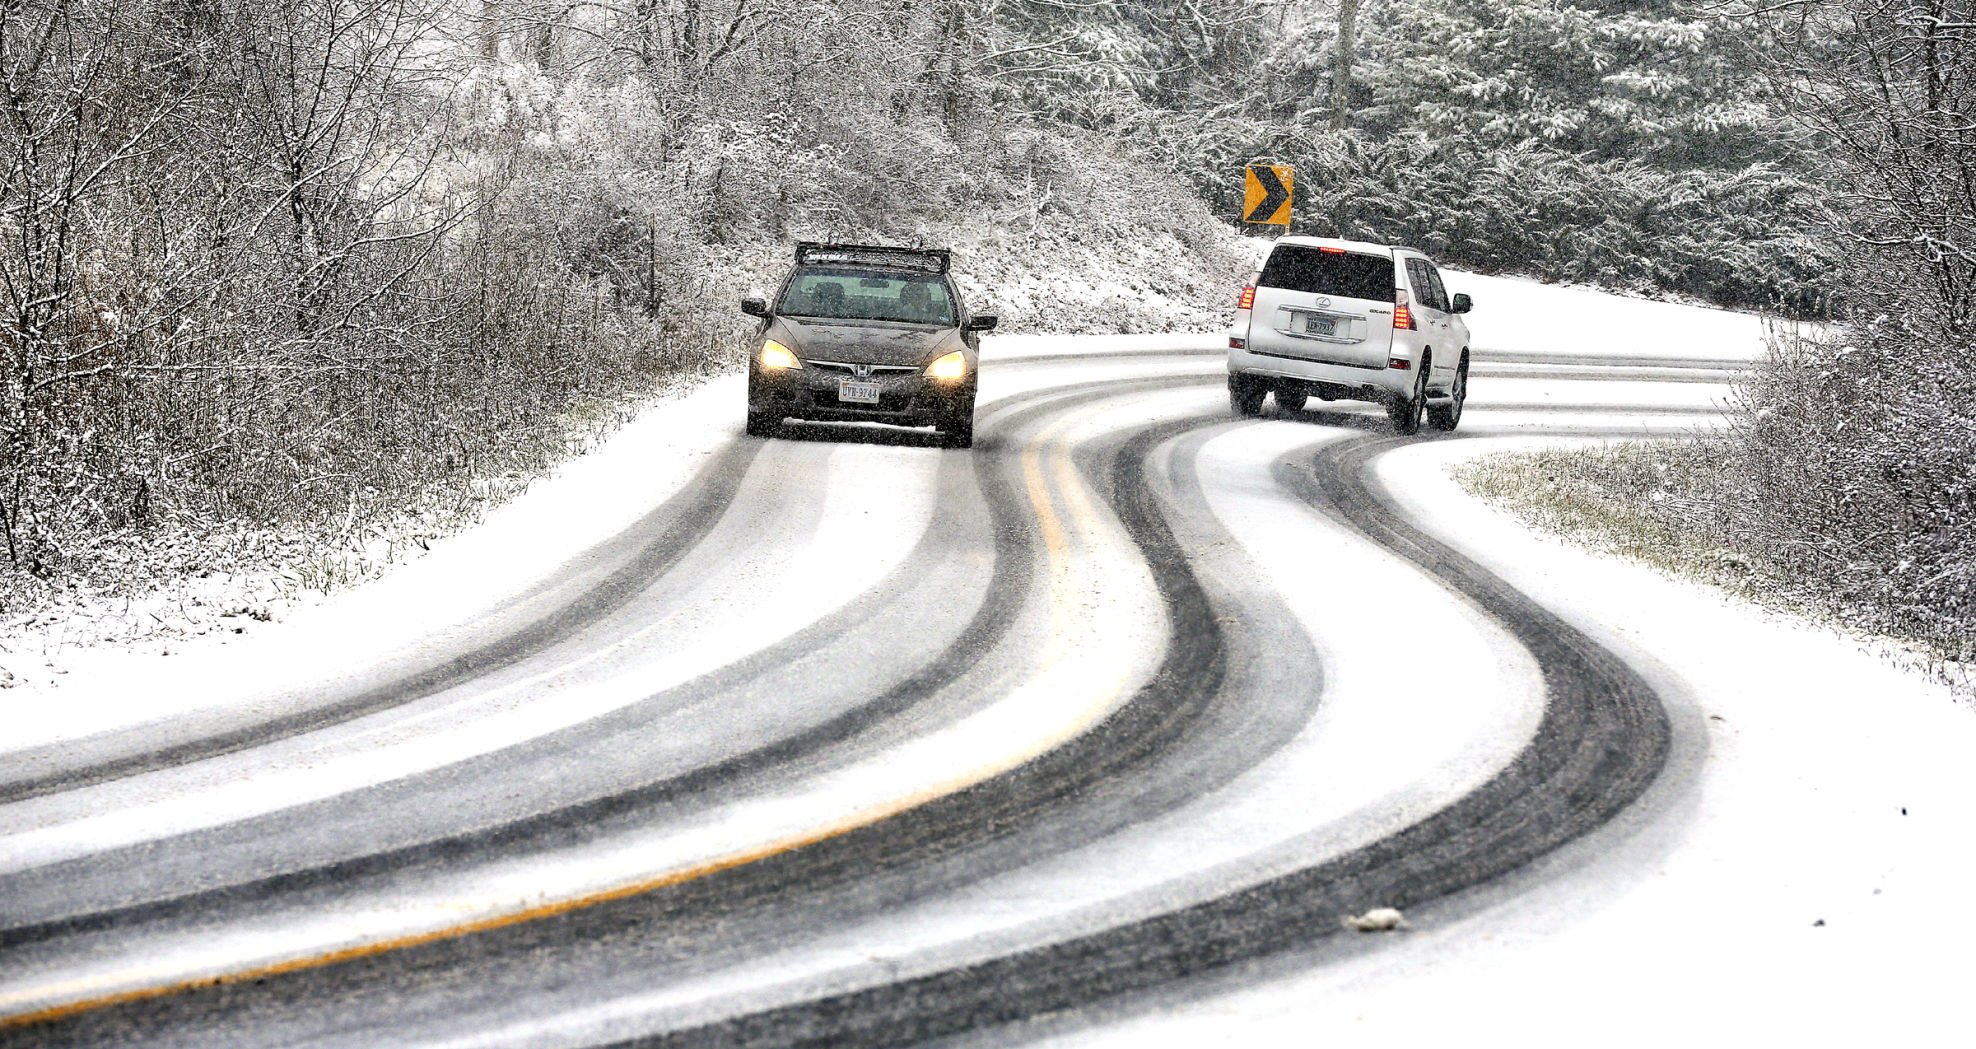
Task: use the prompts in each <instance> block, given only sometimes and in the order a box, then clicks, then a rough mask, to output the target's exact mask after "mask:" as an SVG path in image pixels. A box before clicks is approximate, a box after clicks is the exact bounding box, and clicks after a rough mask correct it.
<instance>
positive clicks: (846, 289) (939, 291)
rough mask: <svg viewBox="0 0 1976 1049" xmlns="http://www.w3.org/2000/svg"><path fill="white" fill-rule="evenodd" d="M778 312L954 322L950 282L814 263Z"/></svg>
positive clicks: (793, 283)
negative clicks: (830, 266)
mask: <svg viewBox="0 0 1976 1049" xmlns="http://www.w3.org/2000/svg"><path fill="white" fill-rule="evenodd" d="M775 312H777V313H781V314H786V315H789V316H794V317H825V318H829V319H831V320H868V321H900V322H903V323H906V324H937V325H941V326H943V327H952V326H953V325H954V300H953V298H952V296H950V295H948V294H947V282H946V281H944V280H941V279H940V278H939V277H937V276H933V275H929V274H919V273H894V272H876V271H873V270H854V269H833V268H827V267H812V268H808V269H803V270H800V271H798V272H797V274H796V276H795V277H794V278H792V279H791V280H790V281H789V287H788V289H787V290H785V291H784V292H783V293H782V301H781V302H780V303H778V304H777V305H776V308H775Z"/></svg>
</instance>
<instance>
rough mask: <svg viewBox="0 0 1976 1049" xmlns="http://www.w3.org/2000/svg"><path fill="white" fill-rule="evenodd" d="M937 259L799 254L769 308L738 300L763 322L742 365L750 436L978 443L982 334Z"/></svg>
mask: <svg viewBox="0 0 1976 1049" xmlns="http://www.w3.org/2000/svg"><path fill="white" fill-rule="evenodd" d="M950 265H951V260H950V257H949V255H948V253H947V252H945V251H937V250H936V251H924V250H917V249H910V248H881V247H868V246H861V245H847V244H813V243H809V242H805V243H802V244H799V245H797V247H796V265H795V266H794V267H793V268H792V269H791V270H790V272H789V277H788V279H787V280H785V281H783V283H782V288H781V290H780V291H779V292H778V293H777V294H776V297H775V300H774V305H773V306H771V305H770V304H769V303H768V302H767V301H764V300H762V299H744V300H743V301H742V303H741V310H742V312H744V313H747V314H749V315H751V316H755V317H760V318H762V327H761V331H760V332H759V333H758V336H757V338H756V339H755V340H754V342H753V343H752V347H753V351H752V353H751V354H750V356H749V360H748V433H749V434H750V435H752V436H756V437H768V436H771V435H773V434H774V432H775V430H776V428H777V426H779V425H780V424H781V422H782V420H783V419H787V418H796V419H823V420H837V421H847V422H880V423H892V424H894V425H898V426H932V427H935V428H937V429H938V430H939V431H940V434H941V437H942V438H943V439H944V440H945V443H946V444H947V445H948V446H949V447H953V448H966V447H968V446H970V445H972V444H973V443H974V395H975V369H976V366H977V365H978V363H979V361H980V347H979V342H978V334H979V333H980V332H984V331H990V330H992V329H993V328H994V327H995V324H996V320H997V318H996V317H995V315H994V314H992V313H975V314H970V313H969V312H968V311H967V307H966V306H965V305H964V304H963V303H962V302H961V297H960V293H959V291H958V290H957V289H956V288H955V287H954V282H953V278H952V275H951V274H950V273H949V269H950Z"/></svg>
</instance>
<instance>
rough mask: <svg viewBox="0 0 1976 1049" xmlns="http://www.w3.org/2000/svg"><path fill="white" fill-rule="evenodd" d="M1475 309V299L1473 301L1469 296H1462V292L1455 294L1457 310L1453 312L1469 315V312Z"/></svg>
mask: <svg viewBox="0 0 1976 1049" xmlns="http://www.w3.org/2000/svg"><path fill="white" fill-rule="evenodd" d="M1474 308H1475V300H1474V299H1471V298H1469V297H1468V296H1467V295H1464V294H1461V293H1460V292H1457V293H1455V308H1454V310H1453V311H1451V312H1454V313H1467V312H1468V311H1469V310H1472V309H1474Z"/></svg>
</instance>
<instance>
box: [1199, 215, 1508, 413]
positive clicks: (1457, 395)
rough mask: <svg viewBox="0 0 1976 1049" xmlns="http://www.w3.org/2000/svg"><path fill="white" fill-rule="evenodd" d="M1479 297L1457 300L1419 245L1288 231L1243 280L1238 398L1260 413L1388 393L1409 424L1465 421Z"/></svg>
mask: <svg viewBox="0 0 1976 1049" xmlns="http://www.w3.org/2000/svg"><path fill="white" fill-rule="evenodd" d="M1470 306H1471V303H1470V301H1469V298H1468V296H1466V295H1456V296H1455V297H1454V298H1453V300H1452V301H1451V300H1450V299H1449V298H1448V290H1447V288H1446V287H1444V286H1443V285H1442V284H1441V273H1440V271H1439V270H1438V269H1436V268H1435V266H1434V263H1433V260H1431V259H1429V258H1428V257H1427V256H1425V255H1423V254H1421V253H1420V252H1418V251H1415V250H1413V249H1412V248H1396V247H1392V246H1390V245H1386V244H1368V243H1365V242H1363V241H1355V240H1327V239H1322V238H1318V237H1283V238H1281V239H1279V240H1277V242H1276V245H1275V247H1273V248H1271V249H1270V252H1269V261H1267V262H1265V263H1263V267H1262V272H1261V273H1260V274H1258V275H1257V276H1256V279H1255V283H1253V284H1251V285H1249V286H1248V287H1246V288H1244V289H1242V297H1241V300H1240V301H1239V302H1238V303H1237V304H1236V310H1235V326H1234V328H1233V329H1232V330H1230V331H1229V333H1228V400H1229V403H1230V404H1231V405H1233V406H1234V409H1235V411H1236V413H1237V414H1239V415H1260V414H1261V413H1262V400H1263V397H1264V396H1266V395H1272V394H1273V395H1274V396H1275V397H1276V403H1277V404H1278V405H1279V406H1281V407H1283V408H1286V409H1289V410H1291V411H1296V410H1298V409H1301V408H1302V407H1303V406H1304V402H1305V400H1306V399H1307V398H1308V397H1309V396H1310V395H1311V394H1316V395H1317V396H1318V399H1320V400H1326V401H1330V400H1337V399H1339V398H1346V399H1349V400H1362V401H1378V402H1380V403H1382V404H1384V405H1385V406H1386V411H1387V413H1388V414H1389V415H1391V416H1392V419H1393V426H1394V428H1395V429H1397V430H1399V431H1400V432H1401V433H1409V434H1410V433H1416V432H1418V431H1419V430H1420V421H1421V417H1422V416H1423V415H1425V416H1426V418H1427V421H1428V422H1429V423H1431V424H1432V425H1433V426H1434V428H1435V429H1437V430H1452V429H1454V428H1455V426H1456V424H1458V423H1460V422H1461V408H1462V404H1463V403H1464V402H1465V401H1466V400H1467V399H1468V325H1467V324H1466V323H1465V322H1463V320H1462V314H1465V313H1467V312H1468V311H1469V309H1470Z"/></svg>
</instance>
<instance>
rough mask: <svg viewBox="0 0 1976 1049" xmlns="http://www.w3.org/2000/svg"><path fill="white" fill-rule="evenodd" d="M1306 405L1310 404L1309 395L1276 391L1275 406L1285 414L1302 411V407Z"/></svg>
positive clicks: (1299, 392)
mask: <svg viewBox="0 0 1976 1049" xmlns="http://www.w3.org/2000/svg"><path fill="white" fill-rule="evenodd" d="M1308 403H1310V394H1308V393H1305V392H1304V391H1302V390H1285V389H1281V388H1279V389H1278V390H1277V391H1276V406H1277V407H1278V408H1281V409H1283V410H1284V411H1286V412H1300V411H1303V410H1304V405H1306V404H1308Z"/></svg>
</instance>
